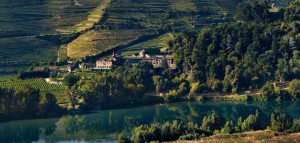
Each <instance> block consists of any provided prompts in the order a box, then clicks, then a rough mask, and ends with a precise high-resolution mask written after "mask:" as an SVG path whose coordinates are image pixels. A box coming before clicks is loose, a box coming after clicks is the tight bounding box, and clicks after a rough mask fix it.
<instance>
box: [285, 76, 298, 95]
mask: <svg viewBox="0 0 300 143" xmlns="http://www.w3.org/2000/svg"><path fill="white" fill-rule="evenodd" d="M287 88H288V92H289V94H291V95H292V97H293V98H294V99H299V98H300V80H298V79H294V80H292V81H291V82H290V83H289V84H288V87H287Z"/></svg>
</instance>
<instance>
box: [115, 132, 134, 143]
mask: <svg viewBox="0 0 300 143" xmlns="http://www.w3.org/2000/svg"><path fill="white" fill-rule="evenodd" d="M117 143H131V141H130V139H129V138H127V137H124V133H123V132H122V133H121V134H119V136H118V141H117Z"/></svg>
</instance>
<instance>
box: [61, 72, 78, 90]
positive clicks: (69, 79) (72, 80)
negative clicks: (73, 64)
mask: <svg viewBox="0 0 300 143" xmlns="http://www.w3.org/2000/svg"><path fill="white" fill-rule="evenodd" d="M78 80H79V76H76V75H74V74H70V75H67V76H65V78H64V84H65V85H67V86H68V87H72V86H73V85H74V84H76V83H77V81H78Z"/></svg>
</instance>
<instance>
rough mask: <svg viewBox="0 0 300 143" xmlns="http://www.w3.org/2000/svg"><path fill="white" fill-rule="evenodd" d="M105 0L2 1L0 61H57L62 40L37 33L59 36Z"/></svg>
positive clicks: (82, 19) (0, 12)
mask: <svg viewBox="0 0 300 143" xmlns="http://www.w3.org/2000/svg"><path fill="white" fill-rule="evenodd" d="M101 1H102V0H71V1H70V0H49V1H40V0H31V1H21V0H4V1H2V2H1V3H0V7H1V10H0V15H1V16H0V51H1V52H0V61H1V62H0V63H11V62H13V63H28V62H29V63H30V62H48V61H55V60H56V57H57V51H58V49H59V46H60V45H59V43H56V42H55V41H46V40H43V39H39V38H38V37H36V36H39V35H45V34H54V35H56V34H57V32H58V31H60V30H61V29H68V28H69V27H72V26H74V25H77V24H78V23H81V22H82V21H84V20H85V19H86V17H87V16H88V13H89V12H90V11H91V10H93V9H94V8H95V7H96V6H97V4H99V3H100V2H101Z"/></svg>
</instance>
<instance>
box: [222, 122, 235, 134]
mask: <svg viewBox="0 0 300 143" xmlns="http://www.w3.org/2000/svg"><path fill="white" fill-rule="evenodd" d="M234 132H235V127H234V125H233V122H232V121H227V122H226V123H225V125H224V127H223V128H222V129H221V134H232V133H234Z"/></svg>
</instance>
